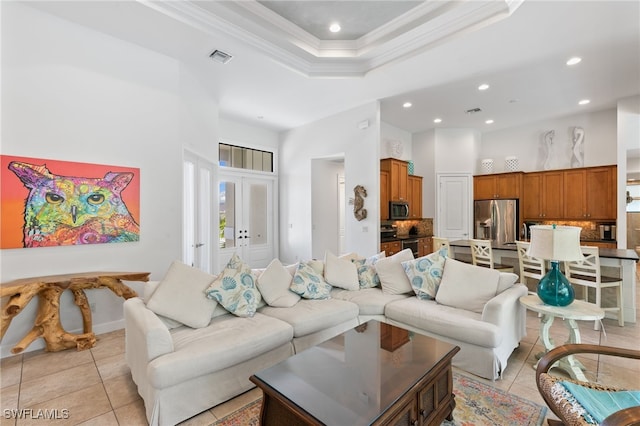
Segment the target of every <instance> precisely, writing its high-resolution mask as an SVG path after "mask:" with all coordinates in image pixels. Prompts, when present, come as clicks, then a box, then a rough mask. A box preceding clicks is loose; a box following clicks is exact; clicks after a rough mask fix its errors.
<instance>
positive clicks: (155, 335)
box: [124, 297, 173, 369]
mask: <svg viewBox="0 0 640 426" xmlns="http://www.w3.org/2000/svg"><path fill="white" fill-rule="evenodd" d="M124 324H125V326H124V327H125V355H126V360H127V364H129V367H131V368H132V369H133V364H134V363H136V362H142V363H143V364H144V368H145V369H146V365H147V364H148V363H149V362H150V361H151V360H153V359H155V358H157V357H159V356H161V355H164V354H166V353H170V352H173V339H172V338H171V334H170V333H169V329H168V328H167V326H166V325H165V324H164V323H163V322H162V320H160V318H158V316H157V315H156V314H155V313H154V312H153V311H151V310H150V309H148V308H147V306H146V305H145V304H144V302H143V301H142V299H140V298H139V297H134V298H131V299H128V300H126V301H125V302H124ZM134 358H135V359H134Z"/></svg>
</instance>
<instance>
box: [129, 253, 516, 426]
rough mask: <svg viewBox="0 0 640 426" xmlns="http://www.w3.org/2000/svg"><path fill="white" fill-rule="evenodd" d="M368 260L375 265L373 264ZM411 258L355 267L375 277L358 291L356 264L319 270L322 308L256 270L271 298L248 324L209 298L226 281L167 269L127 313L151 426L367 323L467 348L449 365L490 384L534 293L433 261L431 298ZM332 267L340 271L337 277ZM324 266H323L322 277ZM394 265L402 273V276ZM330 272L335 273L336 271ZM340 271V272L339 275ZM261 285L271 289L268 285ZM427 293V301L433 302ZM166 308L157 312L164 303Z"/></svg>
mask: <svg viewBox="0 0 640 426" xmlns="http://www.w3.org/2000/svg"><path fill="white" fill-rule="evenodd" d="M372 259H373V260H372V261H371V262H370V263H374V262H375V260H376V258H375V257H374V258H372ZM408 259H409V257H408V256H407V253H406V252H404V253H402V255H400V253H399V254H397V255H394V256H392V257H390V258H386V259H384V260H379V261H378V263H375V265H372V264H369V265H365V263H366V262H365V261H360V263H359V265H360V271H363V270H365V269H366V270H367V271H368V272H367V273H368V278H367V275H366V273H363V274H357V275H356V277H357V278H360V279H361V280H360V281H359V285H357V286H355V287H354V286H353V277H354V275H353V272H351V270H349V268H348V267H347V266H348V263H345V261H346V262H350V260H347V259H340V260H339V262H341V263H339V262H337V261H336V259H334V258H331V261H330V262H326V263H325V264H324V265H322V263H321V262H320V266H322V267H324V268H325V270H324V276H325V277H331V279H329V278H327V281H333V285H331V286H328V287H324V288H323V289H322V290H321V291H327V290H329V291H330V292H329V293H328V294H326V296H329V295H330V297H328V298H325V299H308V298H305V297H304V296H303V297H302V298H300V297H299V296H298V295H296V294H289V293H282V291H283V287H282V286H283V282H281V283H280V284H278V285H280V289H279V290H278V291H276V292H273V291H272V290H273V288H275V287H277V285H276V281H274V280H273V277H274V276H277V274H275V275H274V274H273V273H272V271H273V270H275V267H274V268H271V265H270V267H269V268H267V270H266V271H268V272H265V270H253V271H252V275H253V277H254V278H255V277H257V279H256V281H257V288H258V289H260V291H261V292H262V293H263V294H264V296H263V297H262V299H263V300H262V301H261V302H260V303H259V304H258V306H257V307H255V309H256V312H255V314H252V316H238V315H237V314H236V315H234V314H233V313H230V312H228V311H227V310H226V309H224V308H223V307H222V306H221V304H220V303H218V304H216V303H215V302H214V301H213V300H209V299H207V298H202V294H204V292H203V290H204V289H205V288H207V286H209V288H211V287H212V286H214V284H211V285H209V283H210V282H211V280H213V279H217V281H218V282H220V281H221V277H220V276H218V277H217V278H216V277H213V276H208V275H206V274H204V273H201V272H200V273H199V275H198V276H197V277H195V278H193V279H192V278H191V277H189V276H187V277H184V271H185V268H188V267H186V266H184V265H182V266H181V267H180V268H178V269H181V271H182V272H181V273H178V274H177V275H176V274H173V276H171V275H172V271H173V272H174V269H175V268H173V267H174V266H175V264H174V265H172V268H170V271H169V273H168V274H167V276H166V277H165V279H163V281H162V282H160V283H158V282H151V283H148V284H147V287H145V295H144V296H143V297H138V298H132V299H129V300H127V301H125V303H124V314H125V331H126V340H125V342H126V361H127V364H128V365H129V367H130V369H131V374H132V377H133V380H134V382H135V383H136V385H137V386H138V392H139V394H140V395H141V396H142V398H143V399H144V403H145V409H146V415H147V419H148V421H149V423H150V424H151V425H172V424H175V423H178V422H180V421H183V420H185V419H187V418H189V417H192V416H194V415H196V414H198V413H200V412H202V411H204V410H206V409H208V408H211V407H213V406H215V405H217V404H219V403H221V402H224V401H226V400H228V399H231V398H233V397H234V396H237V395H239V394H241V393H242V392H245V391H246V390H248V389H250V388H252V387H253V384H252V383H251V382H249V377H250V376H251V375H252V374H253V373H255V372H257V371H259V370H262V369H264V368H267V367H269V366H272V365H274V364H276V363H278V362H280V361H282V360H284V359H286V358H287V357H289V356H291V355H293V354H295V353H298V352H300V351H302V350H304V349H306V348H308V347H310V346H313V345H316V344H318V343H320V342H322V341H325V340H328V339H330V338H332V337H334V336H336V335H338V334H340V333H342V332H344V331H346V330H348V329H351V328H353V327H355V326H357V325H359V324H362V323H364V322H366V321H368V320H371V319H376V320H379V321H382V322H387V323H390V324H394V325H397V326H400V327H404V328H406V329H409V330H411V331H414V332H416V333H421V334H426V335H429V336H433V337H435V338H437V339H440V340H443V341H447V342H450V343H453V344H455V345H457V346H459V347H460V348H461V351H460V352H459V353H458V354H457V355H456V357H454V359H453V364H454V365H455V366H457V367H460V368H462V369H464V370H466V371H468V372H471V373H473V374H476V375H479V376H481V377H485V378H488V379H492V380H494V379H497V378H499V377H500V375H501V373H502V371H504V368H505V367H506V365H507V361H508V358H509V356H510V354H511V353H512V351H513V350H514V349H515V348H516V347H517V346H518V344H519V342H520V339H521V338H522V337H523V336H524V335H525V311H524V309H523V307H522V306H521V305H520V303H519V302H518V299H519V298H520V296H523V295H526V294H527V288H526V287H525V286H524V285H522V284H519V283H515V281H516V279H517V276H515V275H514V274H505V273H500V272H498V271H493V270H487V269H484V268H477V267H474V266H471V265H466V264H462V263H461V262H457V261H455V260H453V259H448V258H447V259H446V260H445V258H443V257H441V256H440V257H439V258H438V255H437V254H433V255H430V257H429V259H430V260H429V261H428V262H427V263H428V264H429V267H430V268H431V269H430V270H429V268H427V269H428V270H427V271H421V272H420V273H422V274H423V275H422V277H425V276H428V275H429V273H431V277H430V278H429V277H427V278H429V279H427V280H426V281H433V280H432V278H433V279H435V281H436V284H437V285H436V287H435V288H431V290H429V289H428V287H429V286H430V285H431V286H432V287H433V282H430V284H427V285H424V282H423V283H422V285H423V287H422V288H421V287H420V285H421V284H420V283H418V281H419V279H416V277H415V276H413V279H410V278H411V277H412V273H411V271H409V269H411V268H414V271H413V272H414V273H415V272H416V271H415V267H418V269H420V267H419V266H420V265H419V262H418V261H419V260H420V259H418V260H413V256H412V255H411V257H410V259H411V260H408ZM421 259H422V260H424V259H425V258H421ZM433 259H438V260H439V261H440V263H438V262H437V261H436V262H433ZM278 263H279V262H278ZM423 263H424V262H423ZM335 265H340V266H339V267H338V268H337V269H336V266H335ZM318 266H319V265H318V262H316V263H315V268H316V269H318ZM398 267H400V268H404V269H406V271H404V270H403V276H401V275H399V272H398V271H399V269H398ZM438 267H440V269H439V270H438ZM340 268H344V269H342V270H341V269H340ZM470 268H473V269H470ZM287 269H288V270H289V273H291V275H289V278H290V279H291V283H292V284H291V288H293V286H294V285H293V283H294V282H295V281H296V279H298V278H299V277H298V275H297V274H296V272H293V273H292V271H295V270H296V268H295V267H291V266H290V267H287ZM331 270H333V273H329V272H330V271H331ZM336 270H338V271H340V274H338V275H337V277H336V274H335V272H336ZM347 270H349V272H348V273H346V272H345V271H347ZM372 270H374V271H376V270H377V271H378V272H379V273H380V275H379V276H378V275H377V274H376V275H375V278H376V279H378V278H380V280H381V281H382V285H381V286H378V287H368V286H369V285H372V281H371V280H370V279H371V278H372V275H371V271H372ZM279 271H280V277H281V278H285V281H286V277H287V276H286V275H283V274H282V269H281V268H280V270H279ZM192 272H193V271H192ZM263 273H264V274H265V275H264V277H265V279H264V282H262V281H261V274H263ZM197 274H198V273H197ZM197 274H196V275H197ZM179 275H183V276H182V277H180V278H179V277H178V276H179ZM267 275H268V276H269V277H270V278H269V279H267ZM414 275H415V274H414ZM362 277H365V278H364V280H362ZM185 278H186V279H188V280H189V282H190V283H198V284H197V285H194V286H193V288H198V290H199V291H198V292H193V291H191V292H189V291H187V290H185V289H184V286H187V283H186V282H184V281H181V279H182V280H184V279H185ZM343 278H344V279H343ZM367 279H369V281H368V284H367ZM389 280H392V281H389ZM205 281H208V282H207V284H206V285H203V284H202V283H204V282H205ZM167 282H170V283H171V282H172V283H173V286H171V285H169V284H168V283H167ZM265 282H267V283H269V285H272V286H273V288H271V287H269V288H267V287H265ZM363 282H364V285H363ZM176 283H179V284H181V285H182V286H183V287H179V286H177V284H176ZM416 283H418V284H416ZM325 284H326V283H325ZM385 284H386V285H385ZM287 285H289V284H287ZM338 286H341V287H338ZM407 286H409V287H408V288H407ZM361 287H364V288H361ZM425 288H427V290H425ZM161 289H162V290H161ZM480 289H482V290H480ZM284 290H285V291H290V290H287V289H286V288H285V289H284ZM314 291H315V290H314ZM424 291H426V292H427V293H429V291H431V293H432V294H433V297H434V298H431V297H432V296H431V295H425V294H424ZM434 291H435V293H434ZM156 292H157V295H156ZM161 293H162V294H161ZM189 293H191V296H188V294H189ZM416 294H419V295H421V296H420V297H422V298H419V296H416ZM283 295H284V297H283ZM307 296H308V295H307ZM189 297H192V298H191V299H190V298H189ZM197 297H200V299H196V298H197ZM251 298H252V296H251V294H245V299H251ZM154 299H156V300H154ZM163 299H164V306H161V305H162V303H160V304H159V303H157V301H158V300H163ZM245 299H243V300H241V301H240V304H242V303H244V300H245ZM265 299H266V300H268V301H269V302H271V303H272V305H269V304H267V303H266V302H265ZM203 302H204V303H203ZM227 302H228V301H227ZM205 304H207V305H205ZM273 305H276V306H273ZM233 306H235V304H234V305H233ZM204 308H206V309H204ZM185 311H186V312H185ZM201 311H202V312H201ZM249 311H251V309H249ZM196 312H198V315H196ZM185 324H188V325H185Z"/></svg>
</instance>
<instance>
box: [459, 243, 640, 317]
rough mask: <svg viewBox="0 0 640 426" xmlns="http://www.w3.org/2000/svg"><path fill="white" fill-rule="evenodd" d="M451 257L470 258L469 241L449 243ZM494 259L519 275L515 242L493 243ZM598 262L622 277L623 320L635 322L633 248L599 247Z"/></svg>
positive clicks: (634, 262)
mask: <svg viewBox="0 0 640 426" xmlns="http://www.w3.org/2000/svg"><path fill="white" fill-rule="evenodd" d="M449 245H450V246H451V251H452V252H453V253H452V257H454V258H455V259H459V260H470V259H471V243H470V242H469V240H456V241H451V242H450V243H449ZM491 248H492V251H493V257H494V261H495V262H497V263H502V264H506V265H511V266H513V271H514V272H515V273H516V274H518V275H520V265H519V262H518V250H517V248H516V245H515V243H508V244H505V245H497V244H496V245H493V246H492V247H491ZM599 252H600V264H601V266H602V267H603V268H604V269H605V270H606V275H613V276H616V274H617V276H619V277H622V281H623V282H622V298H623V299H624V321H625V322H629V323H635V322H636V262H638V260H639V258H638V254H637V253H636V252H635V251H633V250H622V249H607V248H600V249H599Z"/></svg>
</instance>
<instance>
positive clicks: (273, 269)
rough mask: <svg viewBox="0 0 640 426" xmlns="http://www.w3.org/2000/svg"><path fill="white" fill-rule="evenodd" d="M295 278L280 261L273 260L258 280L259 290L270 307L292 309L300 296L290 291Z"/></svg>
mask: <svg viewBox="0 0 640 426" xmlns="http://www.w3.org/2000/svg"><path fill="white" fill-rule="evenodd" d="M291 280H293V276H292V275H291V274H290V273H289V271H288V270H287V268H285V267H284V266H283V265H282V263H281V262H280V260H278V259H273V260H272V261H271V263H269V266H267V268H266V269H265V270H264V272H262V274H261V275H260V277H259V278H258V290H260V294H262V297H263V298H264V300H265V302H267V304H268V305H269V306H273V307H276V308H290V307H292V306H293V305H295V304H296V303H298V301H299V300H300V296H299V295H297V294H296V293H294V292H292V291H291V290H289V287H290V286H291Z"/></svg>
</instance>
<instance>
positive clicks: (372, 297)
mask: <svg viewBox="0 0 640 426" xmlns="http://www.w3.org/2000/svg"><path fill="white" fill-rule="evenodd" d="M406 297H409V296H408V295H406V294H385V293H383V292H382V289H381V288H379V287H378V288H363V289H360V290H357V291H348V290H342V289H339V288H334V289H333V290H331V298H332V299H339V300H346V301H348V302H352V303H355V304H356V305H358V308H359V311H360V315H384V307H385V306H386V305H387V303H390V302H393V301H394V300H400V299H404V298H406Z"/></svg>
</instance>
